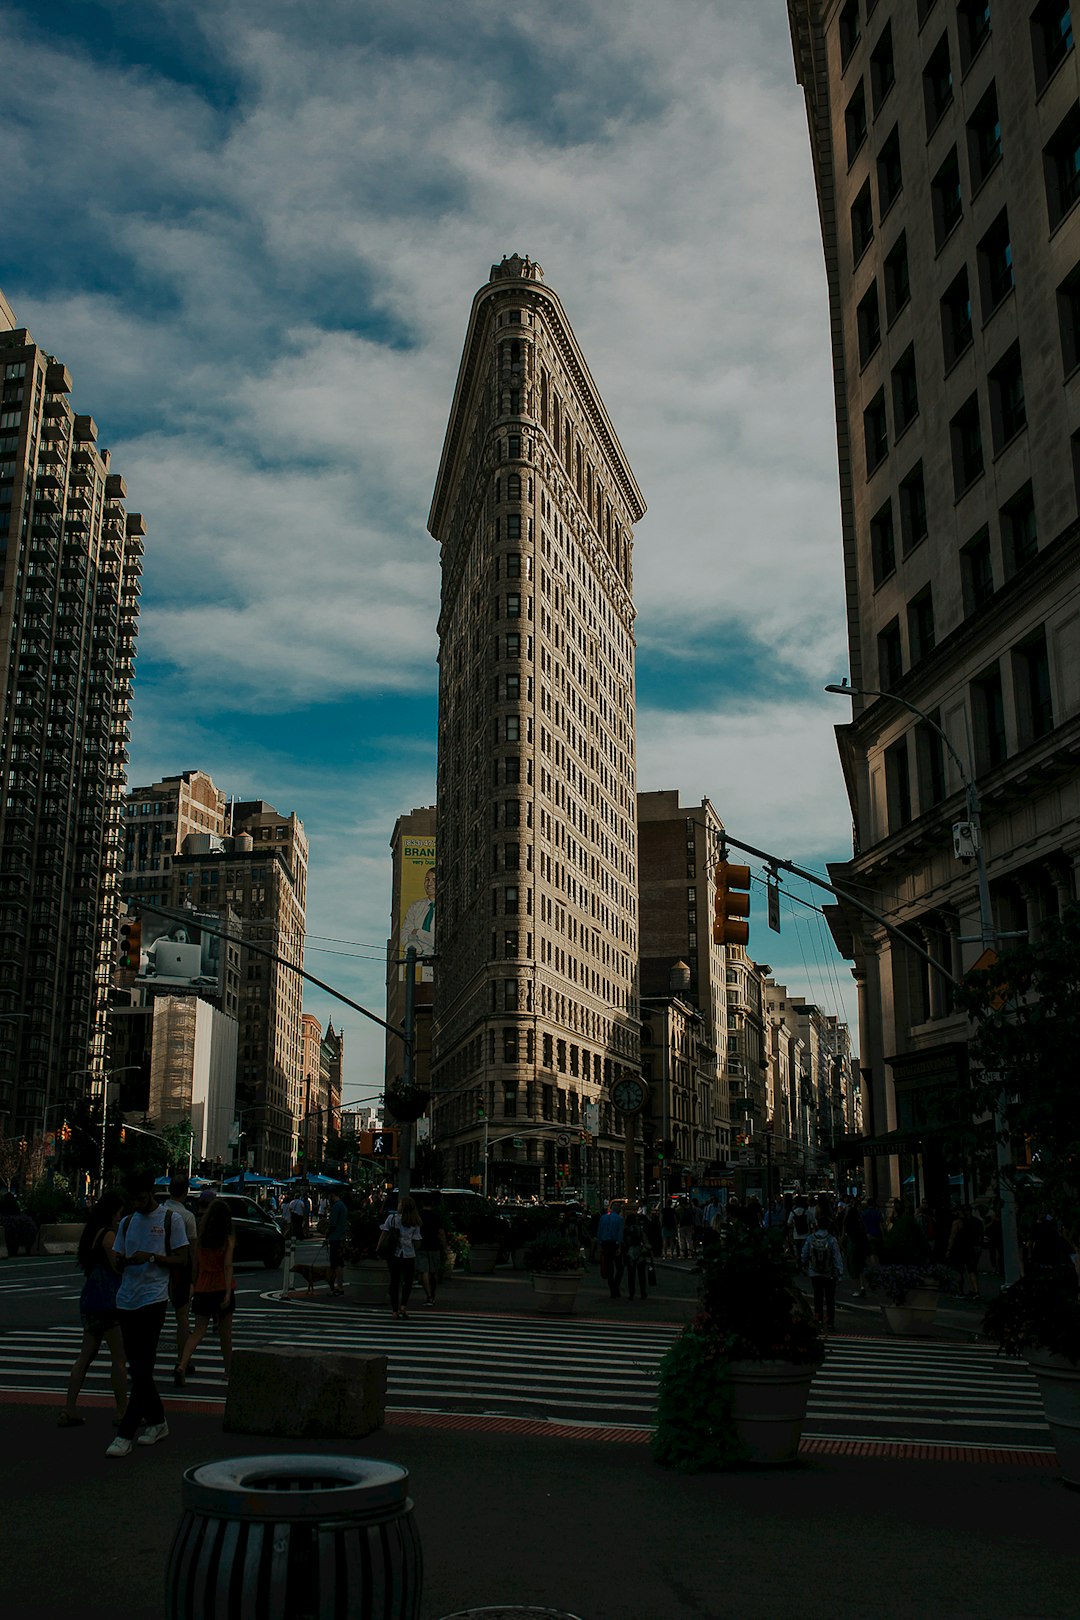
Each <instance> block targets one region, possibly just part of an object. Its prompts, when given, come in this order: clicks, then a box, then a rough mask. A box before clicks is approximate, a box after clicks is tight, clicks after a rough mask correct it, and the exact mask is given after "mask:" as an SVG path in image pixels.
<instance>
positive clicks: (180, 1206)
mask: <svg viewBox="0 0 1080 1620" xmlns="http://www.w3.org/2000/svg"><path fill="white" fill-rule="evenodd" d="M190 1191H191V1183H190V1181H189V1180H188V1178H187V1176H185V1175H184V1174H183V1173H182V1172H180V1171H177V1173H176V1175H174V1176H173V1177H171V1179H170V1181H169V1196H168V1198H167V1199H166V1200H165V1208H166V1209H167V1210H169V1211H170V1212H171V1213H172V1215H173V1216H174V1217H175V1219H176V1220H178V1221H179V1222H180V1223H181V1225H182V1226H183V1228H184V1231H185V1233H186V1234H187V1236H186V1238H185V1242H186V1243H187V1253H188V1260H187V1264H186V1265H184V1266H181V1265H176V1266H174V1267H173V1268H172V1270H171V1271H170V1272H169V1304H170V1305H171V1306H172V1308H173V1315H174V1316H175V1318H176V1357H177V1360H179V1359H180V1357H181V1356H182V1355H183V1353H184V1346H185V1345H186V1344H187V1342H188V1332H189V1329H190V1325H191V1324H190V1316H191V1285H192V1283H193V1281H194V1278H195V1243H196V1230H195V1216H194V1215H193V1214H192V1212H191V1210H190V1209H188V1207H187V1202H186V1200H187V1196H188V1193H189V1192H190ZM189 1370H190V1371H191V1372H194V1371H195V1369H194V1367H192V1368H190V1369H189Z"/></svg>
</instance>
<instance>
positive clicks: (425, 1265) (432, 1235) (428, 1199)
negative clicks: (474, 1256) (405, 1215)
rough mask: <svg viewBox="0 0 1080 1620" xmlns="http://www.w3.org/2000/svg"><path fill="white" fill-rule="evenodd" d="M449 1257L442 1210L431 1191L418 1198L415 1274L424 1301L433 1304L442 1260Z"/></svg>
mask: <svg viewBox="0 0 1080 1620" xmlns="http://www.w3.org/2000/svg"><path fill="white" fill-rule="evenodd" d="M449 1258H450V1239H449V1237H448V1236H447V1233H446V1222H445V1220H444V1219H443V1214H442V1210H441V1209H440V1207H439V1205H438V1203H437V1202H436V1200H435V1196H434V1194H432V1193H428V1194H426V1195H425V1196H424V1197H423V1198H422V1199H421V1200H420V1244H419V1247H418V1248H417V1251H416V1274H417V1276H418V1277H419V1278H420V1287H421V1288H422V1289H423V1291H424V1303H425V1304H426V1305H434V1303H435V1290H436V1288H437V1287H438V1282H439V1274H440V1272H441V1271H442V1268H443V1262H444V1261H445V1260H448V1259H449Z"/></svg>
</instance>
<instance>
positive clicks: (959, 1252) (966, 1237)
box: [945, 1204, 983, 1299]
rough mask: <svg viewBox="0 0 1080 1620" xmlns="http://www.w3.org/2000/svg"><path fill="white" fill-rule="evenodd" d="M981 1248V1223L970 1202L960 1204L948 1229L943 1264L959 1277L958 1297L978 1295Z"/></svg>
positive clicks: (976, 1297) (974, 1297) (974, 1296)
mask: <svg viewBox="0 0 1080 1620" xmlns="http://www.w3.org/2000/svg"><path fill="white" fill-rule="evenodd" d="M982 1249H983V1223H982V1221H980V1219H979V1217H978V1216H977V1215H975V1214H974V1213H973V1212H972V1208H971V1205H970V1204H961V1205H960V1207H959V1208H958V1209H957V1211H956V1215H955V1218H954V1220H953V1223H952V1226H951V1227H950V1229H949V1241H948V1243H947V1245H946V1247H945V1264H946V1265H947V1266H951V1267H952V1269H953V1270H954V1271H956V1272H957V1273H958V1274H959V1277H960V1289H959V1292H960V1297H961V1298H963V1297H964V1295H965V1294H969V1295H970V1296H971V1298H972V1299H978V1297H979V1276H978V1272H979V1257H980V1255H981V1254H982Z"/></svg>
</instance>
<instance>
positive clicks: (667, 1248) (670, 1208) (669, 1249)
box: [660, 1202, 679, 1260]
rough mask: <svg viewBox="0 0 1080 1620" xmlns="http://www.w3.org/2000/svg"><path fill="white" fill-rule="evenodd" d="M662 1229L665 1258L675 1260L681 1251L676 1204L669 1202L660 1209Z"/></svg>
mask: <svg viewBox="0 0 1080 1620" xmlns="http://www.w3.org/2000/svg"><path fill="white" fill-rule="evenodd" d="M660 1230H661V1233H662V1234H663V1248H662V1251H661V1252H662V1254H663V1256H664V1259H665V1260H674V1259H675V1257H676V1255H677V1254H678V1252H679V1216H678V1212H677V1211H676V1208H675V1205H674V1204H672V1203H670V1202H669V1203H667V1204H665V1205H664V1207H663V1209H662V1210H661V1211H660Z"/></svg>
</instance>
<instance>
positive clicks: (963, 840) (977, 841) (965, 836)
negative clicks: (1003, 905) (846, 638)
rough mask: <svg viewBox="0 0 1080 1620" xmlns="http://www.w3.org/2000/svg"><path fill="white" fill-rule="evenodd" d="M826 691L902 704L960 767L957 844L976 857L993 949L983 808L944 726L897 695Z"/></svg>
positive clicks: (987, 938)
mask: <svg viewBox="0 0 1080 1620" xmlns="http://www.w3.org/2000/svg"><path fill="white" fill-rule="evenodd" d="M825 690H826V692H836V693H838V694H839V695H840V696H841V697H871V698H887V699H891V700H892V702H893V703H899V704H900V706H901V708H903V709H908V710H909V711H910V712H911V713H912V714H914V715H918V717H919V719H920V720H921V721H922V722H923V724H924V725H927V726H929V727H930V729H931V731H936V732H937V734H938V736H939V737H940V738H941V740H942V742H943V743H944V744H945V747H946V748H947V749H948V751H949V757H950V759H951V760H952V762H953V764H954V765H955V766H956V770H957V774H958V776H959V777H960V780H961V782H962V783H963V785H964V800H965V803H966V806H967V821H966V826H965V823H964V822H960V821H957V822H954V823H953V843H954V845H955V847H956V849H957V850H958V851H959V849H960V848H961V846H962V845H963V844H966V845H967V847H968V848H970V850H971V851H972V853H973V855H974V856H975V871H976V873H977V874H978V887H979V935H980V938H981V939H982V946H983V950H988V949H993V947H994V944H995V942H996V940H997V932H996V930H995V928H994V913H993V909H992V907H991V905H990V883H989V880H988V878H987V875H986V855H985V853H984V851H983V844H982V814H981V805H980V800H979V789H978V785H977V783H976V781H975V775H974V772H973V771H969V770H967V769H966V768H965V765H964V762H963V760H962V759H961V758H960V755H959V754H958V753H957V752H956V749H955V748H954V747H953V745H952V743H951V741H950V740H949V736H948V733H947V732H946V731H945V729H944V727H943V726H940V725H939V724H938V722H937V721H936V720H932V719H931V718H930V716H929V715H928V714H926V713H925V711H924V710H922V709H920V708H918V707H917V706H916V705H915V704H914V703H911V702H909V701H908V699H907V698H902V697H897V695H896V693H895V692H876V691H874V690H872V688H870V687H868V686H849V685H848V683H847V681H846V680H844V681H839V682H835V681H834V682H831V683H830V684H829V685H828V686H827V687H826V688H825Z"/></svg>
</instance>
